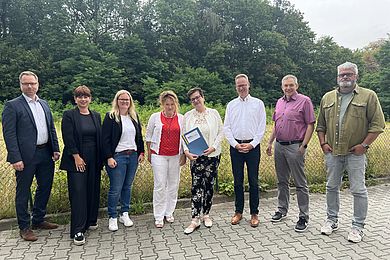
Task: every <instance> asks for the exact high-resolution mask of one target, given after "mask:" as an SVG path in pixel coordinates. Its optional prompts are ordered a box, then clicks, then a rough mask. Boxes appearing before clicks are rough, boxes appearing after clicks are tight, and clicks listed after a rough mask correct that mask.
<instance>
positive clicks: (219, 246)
mask: <svg viewBox="0 0 390 260" xmlns="http://www.w3.org/2000/svg"><path fill="white" fill-rule="evenodd" d="M208 245H209V246H210V248H211V252H213V254H215V253H220V252H227V251H226V250H225V249H224V248H223V247H222V244H221V243H219V242H216V243H210V244H208Z"/></svg>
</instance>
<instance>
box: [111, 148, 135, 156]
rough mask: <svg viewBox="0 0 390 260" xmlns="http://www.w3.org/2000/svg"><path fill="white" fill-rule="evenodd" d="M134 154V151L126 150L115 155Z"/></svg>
mask: <svg viewBox="0 0 390 260" xmlns="http://www.w3.org/2000/svg"><path fill="white" fill-rule="evenodd" d="M134 152H135V150H133V149H128V150H124V151H120V152H117V153H115V155H130V154H132V153H134Z"/></svg>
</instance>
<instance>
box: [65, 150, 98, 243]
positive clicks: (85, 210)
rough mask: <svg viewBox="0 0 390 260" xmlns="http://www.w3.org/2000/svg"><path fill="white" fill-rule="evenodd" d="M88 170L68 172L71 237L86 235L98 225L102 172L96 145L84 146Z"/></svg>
mask: <svg viewBox="0 0 390 260" xmlns="http://www.w3.org/2000/svg"><path fill="white" fill-rule="evenodd" d="M83 153H84V157H83V160H84V162H85V163H86V170H85V171H84V172H72V171H68V172H67V173H68V192H69V200H70V208H71V221H70V237H71V238H73V237H74V235H75V234H77V233H78V232H82V233H84V232H85V231H86V230H87V229H88V228H89V226H90V225H92V224H96V222H97V217H98V210H99V201H100V179H101V172H100V169H99V167H98V165H97V154H96V145H92V144H91V145H84V146H83Z"/></svg>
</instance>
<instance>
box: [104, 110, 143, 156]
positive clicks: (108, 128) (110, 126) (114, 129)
mask: <svg viewBox="0 0 390 260" xmlns="http://www.w3.org/2000/svg"><path fill="white" fill-rule="evenodd" d="M137 120H138V123H137V122H136V121H134V120H133V119H131V121H133V124H134V127H135V131H136V133H135V143H136V145H137V153H138V156H139V155H140V154H141V153H144V152H145V147H144V140H143V138H142V127H141V122H140V121H139V118H138V115H137ZM121 135H122V122H119V123H117V122H116V121H115V119H112V118H110V114H109V113H107V114H106V116H105V118H104V120H103V127H102V139H103V141H102V143H103V157H104V159H105V163H107V159H109V158H112V157H114V154H115V149H116V147H117V146H118V143H119V140H120V139H121Z"/></svg>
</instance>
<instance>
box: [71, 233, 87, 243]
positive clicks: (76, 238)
mask: <svg viewBox="0 0 390 260" xmlns="http://www.w3.org/2000/svg"><path fill="white" fill-rule="evenodd" d="M73 242H74V244H75V245H76V246H81V245H84V244H85V237H84V234H83V233H81V232H79V233H77V234H76V235H74V238H73Z"/></svg>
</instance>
